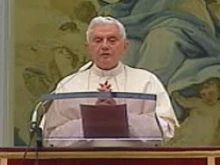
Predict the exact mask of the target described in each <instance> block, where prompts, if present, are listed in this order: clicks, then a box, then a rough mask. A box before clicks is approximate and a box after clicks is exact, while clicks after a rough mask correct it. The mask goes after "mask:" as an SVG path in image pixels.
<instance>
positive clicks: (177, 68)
mask: <svg viewBox="0 0 220 165" xmlns="http://www.w3.org/2000/svg"><path fill="white" fill-rule="evenodd" d="M13 4H14V5H13V6H12V10H11V13H12V14H13V19H12V24H13V28H12V34H13V37H14V41H13V43H12V44H11V45H12V46H13V48H12V50H13V51H14V53H13V54H14V58H13V59H14V63H13V65H14V68H15V70H14V73H13V74H12V75H11V76H12V77H13V79H14V80H15V81H13V84H12V86H13V89H14V91H13V93H14V95H13V99H12V100H13V105H14V107H16V108H14V120H13V121H14V131H15V132H14V135H15V136H14V138H15V140H14V142H15V145H25V144H26V143H27V141H28V133H27V132H28V130H29V124H28V123H29V116H30V112H31V110H32V108H33V106H34V105H35V104H36V102H37V101H38V99H39V97H40V96H41V95H42V94H44V93H47V92H48V91H50V90H52V89H53V88H54V86H55V84H56V83H57V82H58V81H59V80H60V79H61V78H62V77H64V76H66V75H68V74H70V73H72V72H74V71H75V70H76V69H77V68H78V67H79V66H81V65H83V64H84V63H86V62H87V61H88V59H87V57H86V54H85V50H84V41H85V31H86V28H87V26H88V22H89V20H90V19H91V18H92V17H94V16H96V15H110V16H114V17H116V18H119V19H120V21H121V22H122V23H123V24H124V25H125V27H126V30H127V34H128V38H129V39H130V41H131V47H130V49H129V50H128V52H127V55H126V56H125V57H124V59H123V61H124V62H125V63H127V64H129V65H131V66H134V67H138V68H144V69H148V70H150V71H152V72H154V73H155V74H156V75H157V76H158V77H159V78H160V79H161V81H162V82H163V84H164V86H165V87H166V88H167V90H168V92H169V94H170V97H171V99H172V101H173V105H174V108H175V111H176V114H177V117H178V119H179V121H180V123H181V124H182V127H180V128H178V129H177V131H176V136H175V137H174V139H172V140H171V141H170V142H169V143H168V144H167V145H169V146H191V145H196V146H200V145H203V144H204V145H219V141H220V140H219V135H218V134H217V133H218V132H219V131H218V130H219V119H220V102H219V92H220V80H219V78H220V73H219V72H220V65H219V64H220V57H219V56H220V45H219V43H220V41H219V32H220V26H219V21H220V13H219V12H220V1H219V0H212V1H211V0H206V1H205V0H160V1H155V0H137V1H133V0H123V1H122V0H121V1H120V0H115V1H112V0H97V1H96V0H91V1H88V0H74V3H73V1H72V0H38V1H29V0H14V1H13ZM204 122H206V123H208V124H205V125H204ZM195 130H197V134H195ZM201 137H202V138H201ZM198 139H200V140H198Z"/></svg>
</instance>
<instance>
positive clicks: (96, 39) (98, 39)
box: [93, 38, 102, 43]
mask: <svg viewBox="0 0 220 165" xmlns="http://www.w3.org/2000/svg"><path fill="white" fill-rule="evenodd" d="M101 41H102V40H101V39H100V38H95V39H94V40H93V42H95V43H100V42H101Z"/></svg>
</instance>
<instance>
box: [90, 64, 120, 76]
mask: <svg viewBox="0 0 220 165" xmlns="http://www.w3.org/2000/svg"><path fill="white" fill-rule="evenodd" d="M123 70H124V64H122V63H121V62H119V63H118V65H117V66H116V67H115V68H113V69H110V70H103V69H100V68H98V67H97V66H96V65H95V64H94V65H93V66H92V67H91V72H92V73H94V74H96V75H97V76H100V77H105V76H117V75H119V74H120V73H122V72H123Z"/></svg>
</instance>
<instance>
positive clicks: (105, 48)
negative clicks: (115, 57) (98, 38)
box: [101, 40, 109, 50]
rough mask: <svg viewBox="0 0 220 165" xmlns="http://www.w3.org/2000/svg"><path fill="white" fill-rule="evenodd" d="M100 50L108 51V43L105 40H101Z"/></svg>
mask: <svg viewBox="0 0 220 165" xmlns="http://www.w3.org/2000/svg"><path fill="white" fill-rule="evenodd" d="M101 48H102V49H104V50H108V49H109V43H108V41H107V40H103V42H102V45H101Z"/></svg>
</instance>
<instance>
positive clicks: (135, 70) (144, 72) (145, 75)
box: [126, 66, 156, 78]
mask: <svg viewBox="0 0 220 165" xmlns="http://www.w3.org/2000/svg"><path fill="white" fill-rule="evenodd" d="M126 68H127V70H128V72H129V73H130V74H133V75H135V76H136V77H142V78H156V75H155V74H154V73H152V72H150V71H148V70H146V69H140V68H133V67H130V66H126Z"/></svg>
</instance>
